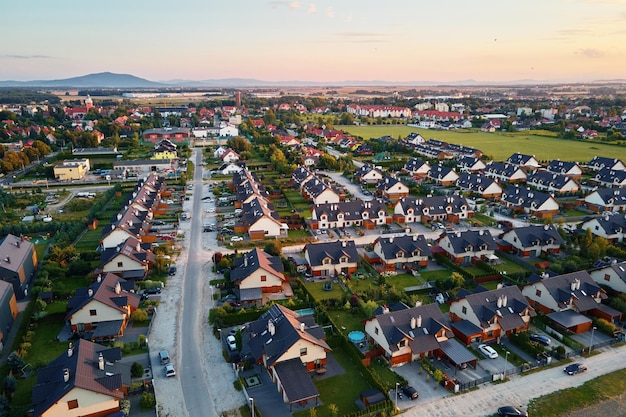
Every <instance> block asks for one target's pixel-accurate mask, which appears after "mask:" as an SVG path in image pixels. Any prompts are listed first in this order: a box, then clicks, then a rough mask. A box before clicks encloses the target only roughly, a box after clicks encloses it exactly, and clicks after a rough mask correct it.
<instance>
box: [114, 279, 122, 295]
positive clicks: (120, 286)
mask: <svg viewBox="0 0 626 417" xmlns="http://www.w3.org/2000/svg"><path fill="white" fill-rule="evenodd" d="M120 292H122V285H121V284H120V283H119V282H116V283H115V294H119V293H120Z"/></svg>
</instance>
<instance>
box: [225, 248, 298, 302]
mask: <svg viewBox="0 0 626 417" xmlns="http://www.w3.org/2000/svg"><path fill="white" fill-rule="evenodd" d="M283 271H284V267H283V263H282V261H281V260H280V257H278V256H271V255H269V254H267V253H266V252H265V251H262V250H261V249H259V248H255V249H253V250H251V251H250V252H248V253H245V254H243V256H240V257H236V258H235V262H234V265H233V269H232V270H231V272H230V281H231V282H232V283H233V285H234V286H235V288H236V290H237V292H238V293H239V300H241V302H242V303H244V304H247V305H250V304H253V305H265V303H266V302H268V301H270V299H271V298H270V297H271V295H272V294H279V293H285V294H287V293H288V294H291V288H290V287H289V283H288V282H287V278H286V277H285V275H284V274H283Z"/></svg>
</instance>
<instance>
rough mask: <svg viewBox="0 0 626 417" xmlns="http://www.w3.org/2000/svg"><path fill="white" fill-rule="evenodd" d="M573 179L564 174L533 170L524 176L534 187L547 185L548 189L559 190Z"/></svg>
mask: <svg viewBox="0 0 626 417" xmlns="http://www.w3.org/2000/svg"><path fill="white" fill-rule="evenodd" d="M571 181H573V182H574V183H575V181H574V180H573V179H571V178H570V177H568V176H566V175H564V174H555V173H553V172H548V171H539V170H537V171H534V172H531V173H530V174H528V176H527V177H526V183H528V184H529V185H533V186H535V187H547V188H550V189H555V190H560V189H562V188H563V187H565V186H566V185H568V183H569V182H571Z"/></svg>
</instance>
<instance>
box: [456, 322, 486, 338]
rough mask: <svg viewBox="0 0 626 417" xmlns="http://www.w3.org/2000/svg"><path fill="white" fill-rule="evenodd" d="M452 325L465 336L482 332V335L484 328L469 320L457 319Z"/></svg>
mask: <svg viewBox="0 0 626 417" xmlns="http://www.w3.org/2000/svg"><path fill="white" fill-rule="evenodd" d="M451 326H452V328H453V329H455V330H457V331H458V332H459V333H461V334H463V335H465V336H472V335H475V334H477V333H480V334H481V335H482V333H483V329H481V328H480V327H478V326H476V325H475V324H474V323H472V322H471V321H469V320H461V321H455V322H453V323H452V324H451Z"/></svg>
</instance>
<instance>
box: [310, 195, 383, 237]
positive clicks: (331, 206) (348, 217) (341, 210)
mask: <svg viewBox="0 0 626 417" xmlns="http://www.w3.org/2000/svg"><path fill="white" fill-rule="evenodd" d="M391 222H392V218H391V216H389V215H387V209H386V207H385V205H384V204H383V203H382V202H380V201H378V200H372V201H363V200H356V201H340V202H339V203H328V204H316V205H314V206H313V207H312V208H311V228H312V229H322V230H323V229H331V228H336V227H338V228H343V227H350V226H363V227H365V228H367V229H373V228H374V227H375V226H379V225H383V224H389V223H391Z"/></svg>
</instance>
